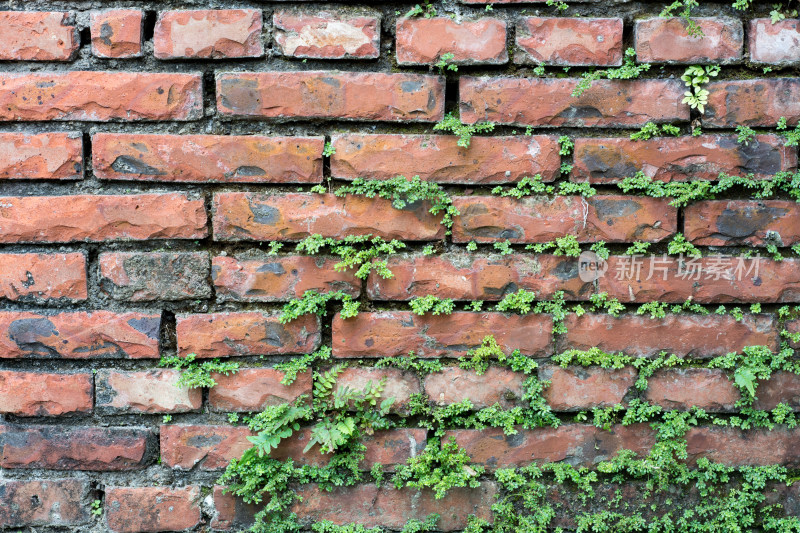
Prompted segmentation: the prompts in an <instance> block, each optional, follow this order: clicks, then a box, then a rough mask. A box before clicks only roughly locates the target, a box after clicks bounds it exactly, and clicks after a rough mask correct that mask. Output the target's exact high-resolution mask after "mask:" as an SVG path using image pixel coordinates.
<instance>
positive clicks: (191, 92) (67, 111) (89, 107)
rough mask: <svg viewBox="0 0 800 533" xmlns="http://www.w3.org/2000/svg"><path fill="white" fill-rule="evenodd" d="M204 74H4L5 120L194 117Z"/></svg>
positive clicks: (0, 106) (0, 94)
mask: <svg viewBox="0 0 800 533" xmlns="http://www.w3.org/2000/svg"><path fill="white" fill-rule="evenodd" d="M202 115H203V91H202V78H201V76H200V74H162V73H155V72H154V73H145V72H118V71H117V72H85V71H73V72H60V73H52V72H51V73H24V74H19V73H14V74H0V120H3V121H13V120H16V121H39V120H83V121H90V122H108V121H113V120H118V121H132V120H194V119H198V118H200V117H202Z"/></svg>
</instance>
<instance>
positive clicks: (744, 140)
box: [736, 125, 756, 146]
mask: <svg viewBox="0 0 800 533" xmlns="http://www.w3.org/2000/svg"><path fill="white" fill-rule="evenodd" d="M736 133H737V134H738V136H737V138H736V140H737V141H738V142H739V144H744V145H745V146H747V145H748V144H750V143H751V142H752V141H753V140H755V138H756V132H755V131H754V130H753V128H750V127H748V126H742V125H739V126H736Z"/></svg>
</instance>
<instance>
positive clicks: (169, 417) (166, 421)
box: [161, 415, 172, 424]
mask: <svg viewBox="0 0 800 533" xmlns="http://www.w3.org/2000/svg"><path fill="white" fill-rule="evenodd" d="M170 422H172V415H164V416H162V417H161V423H162V424H169V423H170Z"/></svg>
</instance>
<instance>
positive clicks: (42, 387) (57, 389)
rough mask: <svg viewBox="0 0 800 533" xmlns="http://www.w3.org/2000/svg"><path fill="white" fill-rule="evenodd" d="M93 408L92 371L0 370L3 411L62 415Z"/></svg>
mask: <svg viewBox="0 0 800 533" xmlns="http://www.w3.org/2000/svg"><path fill="white" fill-rule="evenodd" d="M91 410H92V376H91V374H49V373H44V372H16V371H13V370H7V371H0V413H10V414H12V415H17V416H58V415H63V414H72V413H86V412H90V411H91Z"/></svg>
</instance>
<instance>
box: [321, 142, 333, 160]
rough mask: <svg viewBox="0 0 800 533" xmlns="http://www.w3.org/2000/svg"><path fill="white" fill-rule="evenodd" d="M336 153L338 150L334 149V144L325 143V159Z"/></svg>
mask: <svg viewBox="0 0 800 533" xmlns="http://www.w3.org/2000/svg"><path fill="white" fill-rule="evenodd" d="M335 153H336V148H334V147H333V143H331V142H330V141H326V142H325V147H324V148H323V149H322V155H324V156H325V157H330V156H332V155H333V154H335Z"/></svg>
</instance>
